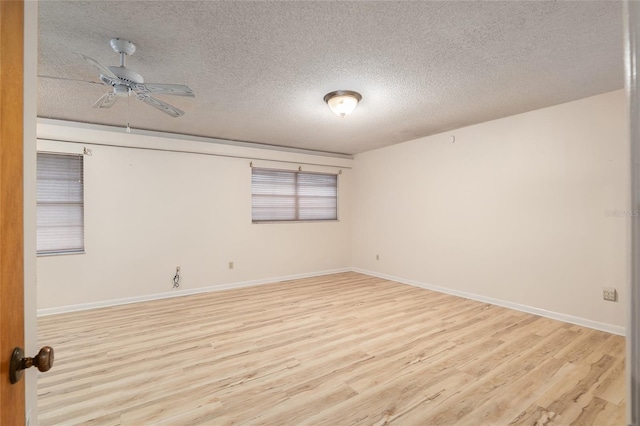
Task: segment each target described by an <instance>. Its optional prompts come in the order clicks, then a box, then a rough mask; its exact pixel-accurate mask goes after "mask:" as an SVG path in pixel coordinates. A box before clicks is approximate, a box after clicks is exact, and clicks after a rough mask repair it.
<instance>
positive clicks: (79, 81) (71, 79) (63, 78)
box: [38, 74, 104, 86]
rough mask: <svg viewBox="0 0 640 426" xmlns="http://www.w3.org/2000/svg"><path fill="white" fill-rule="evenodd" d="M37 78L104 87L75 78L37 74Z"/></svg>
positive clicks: (94, 82)
mask: <svg viewBox="0 0 640 426" xmlns="http://www.w3.org/2000/svg"><path fill="white" fill-rule="evenodd" d="M38 77H39V78H48V79H51V80H60V81H70V82H73V83H76V82H77V83H89V84H99V85H100V86H103V85H104V83H98V82H97V81H89V80H80V79H77V78H66V77H56V76H53V75H41V74H38Z"/></svg>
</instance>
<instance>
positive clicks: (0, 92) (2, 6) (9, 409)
mask: <svg viewBox="0 0 640 426" xmlns="http://www.w3.org/2000/svg"><path fill="white" fill-rule="evenodd" d="M23 82H24V2H23V1H6V0H2V1H0V241H1V242H2V243H1V244H0V425H1V426H9V425H12V426H13V425H19V424H24V421H25V420H24V419H25V416H24V406H25V387H24V380H22V381H20V382H19V383H18V384H16V385H11V384H10V383H9V360H10V358H11V352H12V350H13V348H14V347H15V346H22V347H24V284H23V283H24V266H23V265H24V248H23V247H24V242H23V232H24V229H23V221H24V219H23V126H24V121H23V118H24V99H23V97H24V83H23Z"/></svg>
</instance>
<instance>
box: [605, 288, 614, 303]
mask: <svg viewBox="0 0 640 426" xmlns="http://www.w3.org/2000/svg"><path fill="white" fill-rule="evenodd" d="M617 296H618V294H617V292H616V289H615V288H613V287H603V288H602V298H603V299H604V300H609V301H611V302H615V301H617V299H618V297H617Z"/></svg>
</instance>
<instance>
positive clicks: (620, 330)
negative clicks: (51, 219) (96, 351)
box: [38, 268, 626, 336]
mask: <svg viewBox="0 0 640 426" xmlns="http://www.w3.org/2000/svg"><path fill="white" fill-rule="evenodd" d="M350 271H353V272H358V273H360V274H365V275H371V276H373V277H378V278H382V279H386V280H390V281H395V282H399V283H402V284H408V285H412V286H414V287H420V288H424V289H427V290H432V291H437V292H439V293H446V294H450V295H452V296H458V297H464V298H465V299H471V300H476V301H478V302H484V303H490V304H492V305H497V306H503V307H505V308H509V309H514V310H516V311H521V312H527V313H530V314H534V315H539V316H541V317H546V318H551V319H554V320H558V321H563V322H567V323H570V324H576V325H580V326H582V327H588V328H593V329H595V330H600V331H606V332H607V333H612V334H618V335H621V336H624V335H625V332H626V330H625V327H622V326H618V325H612V324H607V323H602V322H598V321H592V320H589V319H586V318H581V317H576V316H573V315H567V314H563V313H559V312H553V311H547V310H545V309H540V308H536V307H533V306H528V305H521V304H519V303H513V302H508V301H506V300H501V299H494V298H492V297H487V296H482V295H478V294H474V293H467V292H465V291H460V290H454V289H450V288H446V287H440V286H436V285H431V284H426V283H423V282H419V281H415V280H409V279H405V278H400V277H395V276H392V275H387V274H381V273H378V272H374V271H369V270H366V269H360V268H340V269H332V270H327V271H319V272H310V273H305V274H296V275H287V276H282V277H273V278H266V279H260V280H251V281H242V282H236V283H228V284H219V285H214V286H208V287H199V288H192V289H184V290H176V291H171V292H165V293H155V294H147V295H142V296H134V297H126V298H122V299H111V300H104V301H99V302H89V303H81V304H78V305H68V306H60V307H56V308H45V309H38V316H39V317H41V316H47V315H55V314H62V313H67V312H76V311H86V310H89V309H96V308H105V307H108V306H118V305H126V304H130V303H139V302H147V301H150V300H157V299H167V298H171V297H181V296H188V295H190V294H199V293H209V292H212V291H221V290H231V289H236V288H242V287H250V286H256V285H261V284H271V283H277V282H280V281H288V280H295V279H300V278H311V277H319V276H322V275H330V274H338V273H341V272H350Z"/></svg>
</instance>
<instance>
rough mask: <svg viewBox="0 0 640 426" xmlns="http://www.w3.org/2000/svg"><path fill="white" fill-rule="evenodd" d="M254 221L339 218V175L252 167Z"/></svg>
mask: <svg viewBox="0 0 640 426" xmlns="http://www.w3.org/2000/svg"><path fill="white" fill-rule="evenodd" d="M251 217H252V221H253V222H286V221H312V220H337V219H338V176H337V175H331V174H323V173H308V172H293V171H286V170H273V169H258V168H253V169H251Z"/></svg>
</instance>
